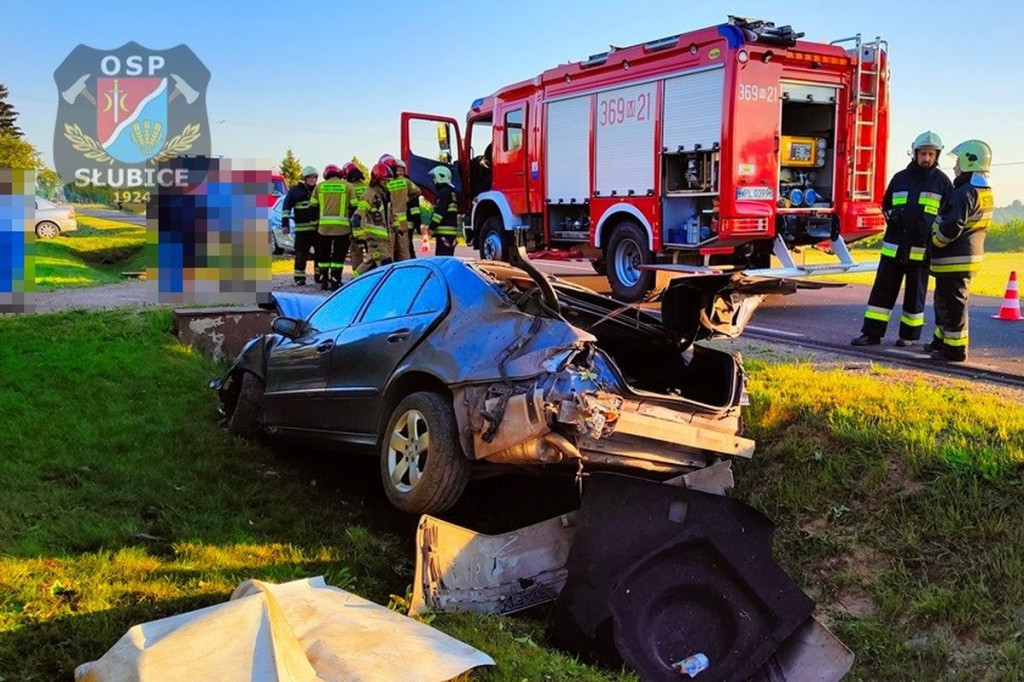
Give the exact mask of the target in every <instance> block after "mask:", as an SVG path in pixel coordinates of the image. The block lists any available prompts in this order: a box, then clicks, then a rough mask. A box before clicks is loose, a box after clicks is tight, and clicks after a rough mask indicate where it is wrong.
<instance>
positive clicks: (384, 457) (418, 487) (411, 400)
mask: <svg viewBox="0 0 1024 682" xmlns="http://www.w3.org/2000/svg"><path fill="white" fill-rule="evenodd" d="M410 435H412V436H413V438H411V439H410V438H409V436H410ZM424 436H426V438H424ZM470 464H471V463H470V461H469V459H468V458H467V457H466V455H465V454H464V453H463V452H462V446H461V445H460V444H459V432H458V424H457V422H456V420H455V413H454V410H453V409H452V406H451V404H450V403H449V401H448V400H447V399H445V398H443V397H442V396H440V395H438V394H436V393H428V392H425V391H421V392H419V393H413V394H412V395H410V396H408V397H406V398H405V399H404V400H402V401H401V402H400V403H399V404H398V406H397V407H395V409H394V411H393V412H392V413H391V418H390V419H388V425H387V429H385V431H384V434H383V436H382V437H381V457H380V473H381V480H382V481H383V483H384V492H385V494H386V495H387V498H388V501H389V502H391V504H392V505H393V506H394V507H395V508H396V509H398V510H400V511H403V512H406V513H409V514H437V513H439V512H443V511H444V510H446V509H448V508H450V507H451V506H452V505H454V504H455V503H456V502H457V501H458V499H459V497H461V496H462V492H463V491H464V490H465V489H466V484H467V483H468V482H469V469H470Z"/></svg>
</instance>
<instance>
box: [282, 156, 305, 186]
mask: <svg viewBox="0 0 1024 682" xmlns="http://www.w3.org/2000/svg"><path fill="white" fill-rule="evenodd" d="M281 175H283V176H284V181H285V182H286V183H288V186H289V187H294V186H295V185H297V184H299V183H300V182H302V164H301V163H299V160H298V159H296V158H295V154H294V153H292V150H291V149H289V150H288V153H287V154H285V156H284V160H283V161H281Z"/></svg>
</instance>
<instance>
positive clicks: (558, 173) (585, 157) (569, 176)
mask: <svg viewBox="0 0 1024 682" xmlns="http://www.w3.org/2000/svg"><path fill="white" fill-rule="evenodd" d="M590 103H591V96H590V95H584V96H582V97H573V98H571V99H563V100H557V101H554V102H550V103H549V104H548V105H547V150H546V153H545V161H546V163H547V173H546V175H545V181H546V182H547V187H546V192H545V196H546V197H547V199H548V201H550V202H552V203H556V204H559V203H565V204H571V203H573V202H575V203H578V204H582V203H583V202H584V201H586V200H587V199H589V198H590V128H591V126H590V118H591V112H590V109H591V107H590Z"/></svg>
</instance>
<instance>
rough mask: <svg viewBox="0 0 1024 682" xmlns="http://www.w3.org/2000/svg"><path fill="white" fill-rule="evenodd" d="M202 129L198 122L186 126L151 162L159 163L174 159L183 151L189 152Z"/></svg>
mask: <svg viewBox="0 0 1024 682" xmlns="http://www.w3.org/2000/svg"><path fill="white" fill-rule="evenodd" d="M201 129H202V126H200V125H199V124H198V123H190V124H188V125H186V126H185V129H184V130H182V131H181V132H180V133H179V134H177V135H175V136H174V137H172V138H171V139H170V141H168V142H167V143H166V144H165V145H164V147H163V149H161V150H160V153H159V154H157V155H156V156H154V157H152V158H151V159H150V160H149V162H150V163H157V162H159V161H166V160H167V159H172V158H174V157H175V156H178V155H180V154H181V153H182V152H187V151H188V150H189V149H191V148H192V145H193V144H195V141H196V140H197V139H199V132H200V130H201Z"/></svg>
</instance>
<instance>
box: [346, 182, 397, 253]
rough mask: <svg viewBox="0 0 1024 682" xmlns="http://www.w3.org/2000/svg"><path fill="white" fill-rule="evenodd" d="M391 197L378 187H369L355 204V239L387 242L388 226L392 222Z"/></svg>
mask: <svg viewBox="0 0 1024 682" xmlns="http://www.w3.org/2000/svg"><path fill="white" fill-rule="evenodd" d="M391 207H392V203H391V195H390V194H388V191H387V190H386V189H384V188H383V187H381V186H380V185H370V186H369V187H367V188H366V190H365V191H364V192H363V196H362V197H360V199H359V202H358V203H357V204H356V216H357V217H358V218H359V227H357V228H356V229H355V238H356V239H364V240H365V239H376V240H381V241H387V239H388V238H389V236H390V232H389V226H390V225H391V224H392V223H393V222H394V214H393V212H392V209H391Z"/></svg>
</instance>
